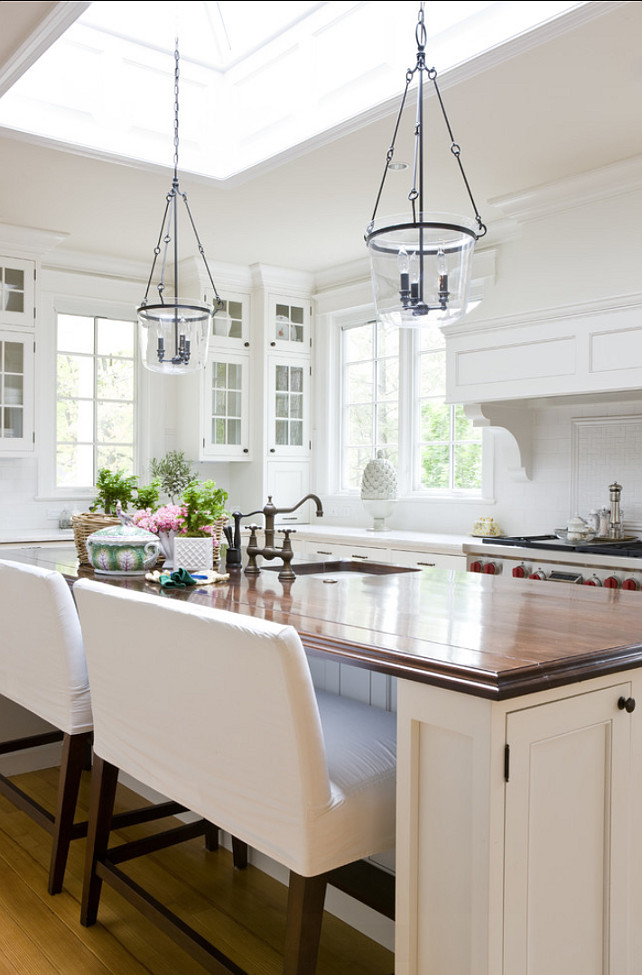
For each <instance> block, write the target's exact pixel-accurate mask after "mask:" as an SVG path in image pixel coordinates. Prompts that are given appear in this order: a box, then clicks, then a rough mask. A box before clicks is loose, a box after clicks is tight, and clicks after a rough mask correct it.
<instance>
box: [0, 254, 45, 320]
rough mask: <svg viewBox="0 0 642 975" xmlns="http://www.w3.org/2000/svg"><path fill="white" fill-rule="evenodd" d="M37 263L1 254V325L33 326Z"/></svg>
mask: <svg viewBox="0 0 642 975" xmlns="http://www.w3.org/2000/svg"><path fill="white" fill-rule="evenodd" d="M35 281H36V265H35V262H34V261H23V260H20V259H19V258H16V257H3V256H2V255H0V325H16V326H19V327H22V328H25V327H27V326H29V327H31V328H33V326H34V325H35V320H36V309H35Z"/></svg>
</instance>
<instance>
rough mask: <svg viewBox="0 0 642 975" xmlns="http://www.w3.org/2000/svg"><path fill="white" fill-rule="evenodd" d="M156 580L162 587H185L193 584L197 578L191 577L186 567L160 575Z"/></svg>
mask: <svg viewBox="0 0 642 975" xmlns="http://www.w3.org/2000/svg"><path fill="white" fill-rule="evenodd" d="M158 581H159V582H160V584H161V586H162V587H163V589H187V587H188V586H195V585H196V583H197V581H198V580H196V579H193V578H192V576H191V575H190V574H189V572H188V571H187V569H177V570H176V572H172V573H171V575H166V574H165V575H161V577H160V578H159V580H158Z"/></svg>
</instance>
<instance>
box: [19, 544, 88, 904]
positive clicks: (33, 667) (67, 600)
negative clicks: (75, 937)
mask: <svg viewBox="0 0 642 975" xmlns="http://www.w3.org/2000/svg"><path fill="white" fill-rule="evenodd" d="M0 620H1V621H2V636H1V638H0V694H2V695H4V696H5V697H6V698H9V699H10V700H12V701H15V702H16V703H17V704H19V705H21V706H22V707H24V708H26V709H27V710H28V711H31V712H33V713H34V714H37V715H38V716H39V717H41V718H43V719H44V720H45V721H47V722H49V724H51V725H53V726H54V730H52V731H51V732H44V733H43V734H39V735H32V736H29V737H23V738H17V739H13V740H12V741H5V742H1V743H0V755H6V754H10V753H14V752H18V751H22V750H23V749H26V748H34V747H36V746H39V745H44V744H49V743H51V742H54V741H61V740H62V743H63V744H62V761H61V766H60V777H59V782H58V797H57V804H56V811H55V815H54V814H52V813H51V812H49V810H47V809H45V808H44V807H43V806H41V805H40V803H38V802H37V801H36V800H35V799H33V798H32V797H31V796H29V795H28V794H27V793H25V792H24V791H23V790H22V789H20V788H18V786H17V785H15V784H14V783H13V782H11V781H10V779H9V778H7V777H6V776H4V775H0V794H2V795H3V796H5V797H6V798H7V799H9V800H10V801H11V802H13V803H14V805H16V806H18V808H20V809H22V810H23V811H24V812H26V813H28V815H30V816H31V818H32V819H34V820H35V821H36V822H37V823H39V824H40V825H41V826H43V827H44V828H45V829H46V830H47V831H48V832H49V833H51V834H52V837H53V840H52V848H51V860H50V866H49V885H48V886H49V893H50V894H56V893H58V892H59V891H60V890H61V889H62V883H63V878H64V873H65V866H66V863H67V856H68V853H69V844H70V842H71V840H72V839H76V838H77V837H79V836H84V835H86V832H87V823H86V822H84V823H77V824H74V813H75V811H76V802H77V798H78V790H79V786H80V777H81V773H82V769H83V766H84V765H85V764H86V762H87V759H88V756H89V754H90V747H91V732H92V727H93V724H92V715H91V702H90V696H89V684H88V681H87V668H86V665H85V656H84V652H83V645H82V636H81V632H80V623H79V621H78V614H77V612H76V607H75V605H74V601H73V597H72V595H71V591H70V589H69V586H68V585H67V583H66V582H65V580H64V579H63V577H62V575H61V574H60V573H59V572H55V571H52V570H49V569H41V568H37V567H33V566H27V565H22V564H21V563H18V562H10V561H6V560H4V561H0Z"/></svg>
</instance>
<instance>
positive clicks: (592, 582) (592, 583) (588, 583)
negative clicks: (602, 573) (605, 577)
mask: <svg viewBox="0 0 642 975" xmlns="http://www.w3.org/2000/svg"><path fill="white" fill-rule="evenodd" d="M584 585H585V586H601V585H602V580H601V579H598V577H597V576H591V578H590V579H587V580H586V582H585V583H584Z"/></svg>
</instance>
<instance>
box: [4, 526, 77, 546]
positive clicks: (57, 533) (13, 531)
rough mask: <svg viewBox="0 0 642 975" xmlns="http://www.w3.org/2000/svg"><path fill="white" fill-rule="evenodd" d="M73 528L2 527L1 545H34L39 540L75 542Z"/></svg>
mask: <svg viewBox="0 0 642 975" xmlns="http://www.w3.org/2000/svg"><path fill="white" fill-rule="evenodd" d="M73 540H74V533H73V530H72V529H71V528H64V529H60V528H2V529H0V545H33V544H36V543H37V542H65V541H69V542H73Z"/></svg>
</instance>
